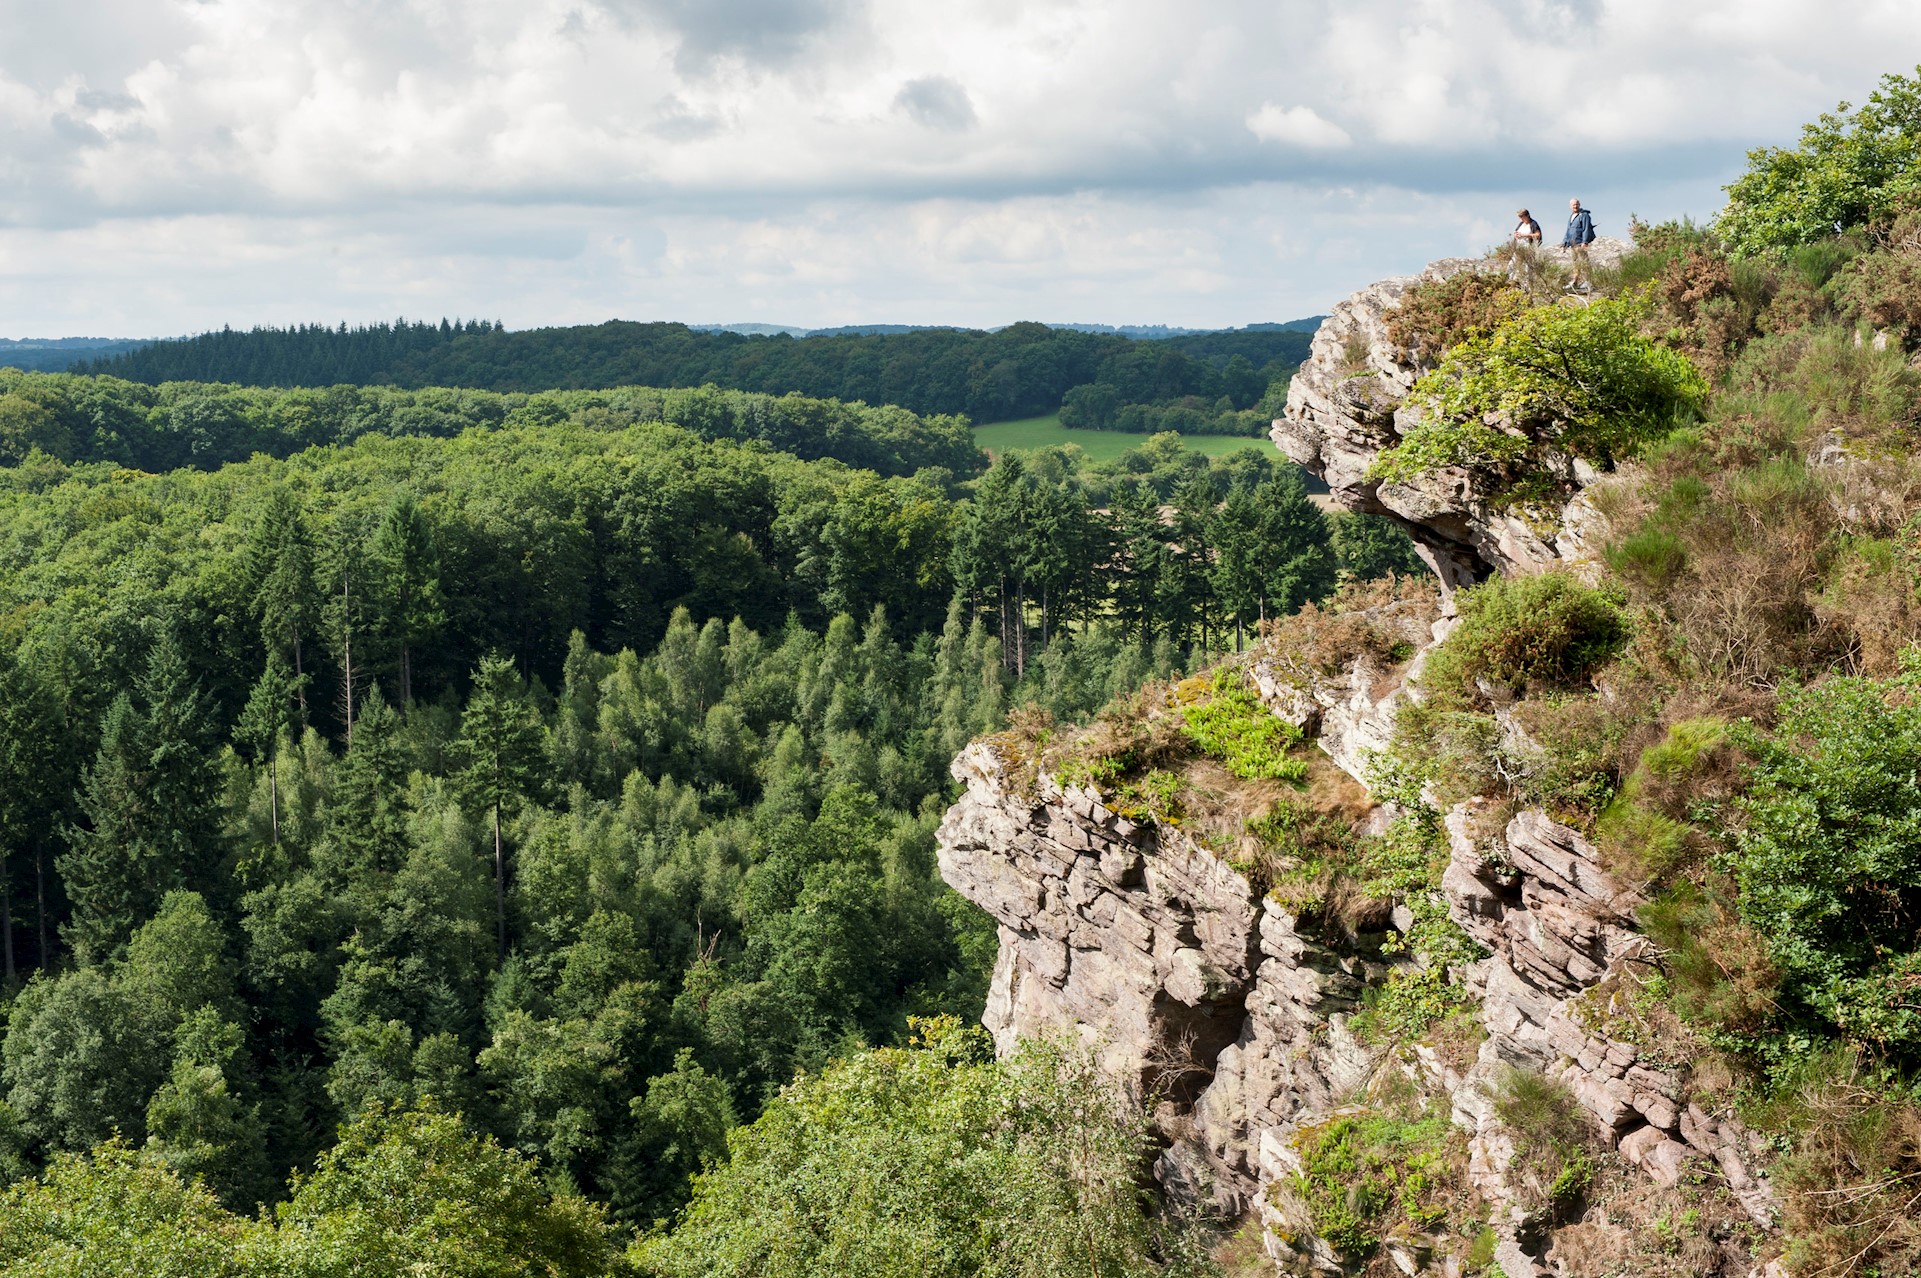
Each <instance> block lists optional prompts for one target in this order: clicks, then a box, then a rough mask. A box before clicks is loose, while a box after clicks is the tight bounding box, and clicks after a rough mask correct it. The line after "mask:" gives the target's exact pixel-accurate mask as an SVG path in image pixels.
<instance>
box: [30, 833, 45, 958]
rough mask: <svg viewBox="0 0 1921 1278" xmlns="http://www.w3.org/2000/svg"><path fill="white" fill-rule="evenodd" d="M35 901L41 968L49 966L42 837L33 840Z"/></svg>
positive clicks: (35, 837)
mask: <svg viewBox="0 0 1921 1278" xmlns="http://www.w3.org/2000/svg"><path fill="white" fill-rule="evenodd" d="M33 900H34V905H35V907H36V908H37V909H38V911H39V915H40V920H39V921H40V966H41V967H42V968H45V967H46V966H47V965H48V964H47V959H48V955H47V851H46V846H45V845H44V844H43V843H42V842H41V839H40V836H39V835H35V836H34V839H33Z"/></svg>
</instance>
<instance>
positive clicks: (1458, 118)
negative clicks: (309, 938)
mask: <svg viewBox="0 0 1921 1278" xmlns="http://www.w3.org/2000/svg"><path fill="white" fill-rule="evenodd" d="M0 19H4V22H5V30H6V31H7V32H8V38H7V40H6V41H5V44H4V47H0V336H29V335H32V336H55V335H66V334H80V333H86V334H98V335H146V334H165V333H179V332H186V331H192V330H198V329H202V328H206V327H215V326H218V325H221V324H233V325H235V326H237V327H238V326H244V325H249V324H254V323H290V322H298V321H302V320H326V321H329V322H331V321H337V320H340V319H347V320H350V321H364V320H371V319H377V318H383V317H391V316H393V315H397V314H403V313H404V314H406V315H409V316H426V317H434V318H437V317H439V316H440V315H442V314H447V315H463V316H471V315H480V316H486V317H490V318H499V319H502V320H505V321H506V322H507V324H508V325H509V326H510V327H515V328H519V327H528V326H532V325H536V324H551V323H576V322H595V321H599V320H603V319H608V318H613V317H620V318H633V319H685V320H690V321H706V320H724V321H736V320H760V321H769V322H777V323H793V324H804V325H816V324H837V323H851V322H895V323H908V322H919V323H961V324H983V325H984V324H1000V323H1007V322H1009V321H1012V320H1017V319H1023V318H1034V319H1048V320H1091V321H1102V322H1109V323H1147V322H1161V323H1171V324H1187V325H1197V326H1198V325H1207V326H1213V325H1227V324H1241V323H1246V322H1249V321H1254V320H1266V319H1285V318H1291V317H1294V316H1297V315H1303V314H1309V313H1313V312H1316V311H1320V310H1324V309H1325V308H1326V307H1327V306H1328V304H1329V303H1330V302H1332V301H1333V300H1335V299H1336V298H1338V297H1339V296H1341V295H1342V294H1344V293H1346V292H1348V291H1351V290H1352V289H1353V288H1355V287H1357V286H1359V285H1360V284H1363V283H1365V282H1367V281H1368V280H1370V279H1373V278H1375V277H1377V276H1380V275H1383V274H1387V273H1390V272H1395V271H1401V270H1408V269H1412V268H1414V267H1417V266H1418V265H1420V264H1421V263H1422V262H1425V261H1427V260H1428V259H1430V258H1432V257H1435V256H1439V255H1443V254H1448V253H1458V252H1463V251H1471V250H1475V249H1478V248H1481V247H1485V246H1486V245H1488V244H1490V243H1492V242H1494V241H1495V240H1497V239H1499V238H1500V236H1501V235H1502V233H1503V232H1504V231H1505V230H1506V229H1507V226H1508V224H1509V222H1510V221H1511V219H1509V218H1508V216H1507V215H1508V214H1509V213H1510V212H1511V211H1512V209H1513V208H1514V207H1515V206H1516V205H1517V204H1528V205H1531V206H1532V207H1533V208H1534V209H1535V211H1536V213H1537V215H1543V216H1542V221H1543V222H1544V223H1545V224H1547V225H1549V226H1550V227H1555V228H1558V225H1559V216H1560V210H1562V209H1564V208H1565V207H1566V201H1567V198H1568V196H1570V195H1579V196H1581V197H1582V199H1583V200H1584V201H1585V202H1587V203H1588V204H1589V205H1590V206H1591V207H1593V208H1594V209H1595V210H1596V213H1597V216H1598V218H1599V221H1600V226H1601V230H1602V231H1603V232H1604V233H1608V232H1619V231H1621V230H1622V229H1623V228H1624V227H1625V225H1626V222H1627V216H1628V213H1629V212H1630V211H1633V212H1637V213H1640V214H1642V215H1643V216H1656V217H1660V216H1673V215H1678V214H1683V213H1687V214H1692V215H1694V216H1696V217H1706V216H1711V215H1712V214H1713V212H1714V211H1715V209H1716V208H1717V207H1718V205H1719V203H1720V190H1719V188H1720V187H1721V185H1722V184H1723V183H1725V182H1726V181H1728V180H1729V178H1730V177H1731V176H1732V175H1733V173H1734V172H1735V170H1736V169H1737V168H1738V166H1739V165H1740V162H1741V158H1742V155H1743V153H1744V152H1745V151H1746V150H1747V149H1748V148H1749V147H1752V146H1756V145H1762V144H1768V143H1785V142H1792V140H1793V139H1794V137H1795V134H1796V130H1797V128H1798V125H1799V124H1800V123H1801V122H1802V121H1804V120H1806V119H1809V118H1811V117H1812V116H1813V115H1815V114H1817V113H1818V112H1820V111H1822V110H1825V109H1827V108H1829V107H1831V106H1832V105H1833V104H1834V103H1835V102H1836V101H1837V100H1839V99H1842V98H1852V99H1855V100H1859V99H1861V98H1863V97H1865V96H1866V94H1867V92H1868V91H1869V90H1870V89H1871V88H1872V87H1873V85H1874V83H1875V81H1876V80H1877V79H1878V77H1879V76H1880V75H1881V74H1882V73H1884V72H1887V71H1899V70H1907V71H1911V70H1912V69H1913V68H1914V67H1915V66H1916V64H1917V63H1921V22H1917V21H1916V20H1915V10H1914V4H1913V0H1855V2H1854V3H1852V4H1849V5H1836V4H1834V3H1832V0H1821V2H1820V3H1817V2H1816V0H1692V2H1691V3H1685V4H1683V3H1676V2H1675V0H1411V2H1401V0H1342V2H1340V3H1325V2H1322V0H1209V3H1207V4H1192V3H1178V4H1177V3H1174V2H1173V0H1020V2H1016V0H974V2H973V3H971V4H964V5H956V4H953V3H951V0H943V2H939V3H936V2H934V0H71V2H70V3H66V4H59V5H51V4H47V3H45V2H44V0H35V2H34V3H26V2H24V0H0Z"/></svg>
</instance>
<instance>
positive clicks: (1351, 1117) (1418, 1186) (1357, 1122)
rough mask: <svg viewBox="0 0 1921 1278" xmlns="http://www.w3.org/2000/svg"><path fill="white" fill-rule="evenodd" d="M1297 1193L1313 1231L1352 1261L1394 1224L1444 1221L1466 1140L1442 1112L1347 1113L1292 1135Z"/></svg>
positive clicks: (1425, 1227)
mask: <svg viewBox="0 0 1921 1278" xmlns="http://www.w3.org/2000/svg"><path fill="white" fill-rule="evenodd" d="M1295 1141H1296V1143H1297V1147H1298V1148H1299V1150H1300V1154H1301V1172H1300V1174H1299V1175H1298V1176H1296V1177H1295V1181H1294V1188H1295V1191H1296V1192H1297V1193H1298V1194H1299V1195H1300V1196H1301V1199H1302V1201H1303V1202H1304V1203H1306V1205H1307V1209H1308V1215H1309V1218H1310V1219H1311V1220H1312V1221H1313V1223H1314V1232H1315V1233H1316V1234H1317V1235H1319V1236H1320V1237H1321V1238H1322V1239H1324V1240H1326V1242H1327V1243H1328V1245H1329V1246H1331V1247H1333V1248H1334V1249H1335V1250H1337V1251H1339V1252H1340V1253H1341V1254H1342V1255H1343V1257H1345V1258H1346V1259H1348V1260H1349V1261H1360V1260H1364V1259H1366V1258H1367V1257H1369V1256H1371V1255H1373V1254H1374V1252H1375V1251H1376V1250H1377V1249H1379V1247H1380V1245H1381V1239H1382V1238H1383V1237H1384V1236H1386V1235H1387V1234H1388V1233H1389V1232H1390V1231H1392V1230H1393V1229H1395V1228H1396V1227H1397V1226H1402V1225H1409V1226H1412V1227H1414V1228H1415V1229H1418V1230H1421V1231H1423V1232H1425V1231H1429V1230H1433V1229H1436V1228H1437V1227H1439V1226H1441V1225H1442V1224H1444V1223H1446V1222H1447V1219H1448V1216H1449V1214H1450V1208H1451V1207H1452V1205H1453V1204H1452V1202H1451V1201H1450V1199H1451V1198H1452V1196H1453V1193H1454V1190H1455V1182H1456V1179H1457V1177H1458V1176H1459V1174H1460V1173H1459V1167H1460V1163H1461V1162H1462V1161H1464V1150H1463V1149H1462V1148H1461V1146H1462V1144H1463V1141H1464V1138H1463V1136H1462V1135H1461V1133H1460V1132H1458V1131H1456V1130H1455V1128H1454V1126H1453V1124H1452V1123H1450V1122H1449V1121H1448V1117H1447V1114H1446V1113H1445V1112H1442V1111H1439V1110H1429V1111H1423V1112H1414V1113H1406V1112H1383V1111H1378V1110H1376V1111H1367V1112H1363V1113H1359V1114H1345V1115H1342V1116H1340V1117H1337V1118H1334V1119H1331V1120H1329V1121H1327V1122H1324V1123H1320V1124H1317V1125H1315V1126H1313V1127H1308V1128H1305V1129H1303V1130H1302V1131H1301V1132H1300V1133H1299V1134H1298V1135H1296V1137H1295Z"/></svg>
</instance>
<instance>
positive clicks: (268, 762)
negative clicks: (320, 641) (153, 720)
mask: <svg viewBox="0 0 1921 1278" xmlns="http://www.w3.org/2000/svg"><path fill="white" fill-rule="evenodd" d="M305 685H306V680H305V679H304V678H299V677H296V676H295V675H294V674H293V672H292V671H291V670H289V669H288V668H287V659H286V658H285V657H283V656H282V655H281V654H280V653H279V652H272V651H270V652H269V653H268V654H267V666H266V669H264V670H263V671H261V673H260V678H259V680H258V681H257V682H255V684H254V686H253V691H252V693H250V694H249V695H248V697H247V705H246V708H245V709H244V710H242V711H241V712H240V722H239V724H238V725H237V726H236V727H235V729H234V740H235V743H236V744H238V745H239V746H240V748H241V750H242V752H243V753H244V754H246V755H247V756H249V757H250V759H251V761H252V762H253V763H254V764H255V765H256V766H259V767H264V768H265V769H266V771H267V777H268V790H267V793H268V805H269V811H270V812H271V814H272V819H273V841H274V846H275V847H279V846H280V741H281V738H282V736H283V735H284V734H285V733H286V731H287V730H288V728H289V727H290V726H291V725H292V722H293V715H292V705H291V704H290V702H291V698H293V697H294V696H295V695H296V694H297V693H298V691H299V690H300V689H301V688H303V687H304V686H305Z"/></svg>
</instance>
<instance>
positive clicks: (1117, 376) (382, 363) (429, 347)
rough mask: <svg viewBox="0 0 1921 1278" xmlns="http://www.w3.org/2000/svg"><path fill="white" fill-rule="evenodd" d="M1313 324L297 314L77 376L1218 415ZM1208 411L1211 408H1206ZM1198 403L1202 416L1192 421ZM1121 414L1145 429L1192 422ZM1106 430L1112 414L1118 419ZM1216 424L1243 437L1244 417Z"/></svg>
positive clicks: (1258, 392)
mask: <svg viewBox="0 0 1921 1278" xmlns="http://www.w3.org/2000/svg"><path fill="white" fill-rule="evenodd" d="M1309 340H1310V335H1309V334H1307V333H1303V332H1296V331H1290V330H1285V329H1249V330H1233V331H1226V332H1221V333H1198V334H1193V335H1190V336H1183V337H1174V338H1167V339H1163V340H1158V341H1137V340H1134V339H1132V338H1127V337H1122V336H1119V335H1117V334H1111V333H1085V332H1078V331H1075V330H1072V329H1059V328H1049V327H1048V326H1046V325H1044V324H1032V323H1023V324H1012V325H1009V326H1008V327H1006V328H1003V329H998V330H995V331H993V332H982V331H979V330H973V329H952V328H928V329H915V330H911V331H908V332H901V333H872V334H845V335H835V336H813V337H803V338H795V337H788V336H775V337H760V336H754V337H749V336H746V335H743V334H740V333H730V332H713V331H703V330H698V329H691V328H688V327H687V326H686V325H684V324H665V323H650V324H642V323H633V322H629V321H623V320H610V321H609V322H607V323H605V324H598V325H593V326H582V327H576V328H537V329H524V330H518V331H513V332H509V331H507V330H505V329H503V328H501V327H499V326H498V325H496V324H492V323H472V322H470V323H466V324H460V325H456V324H449V323H448V322H447V321H444V320H443V321H441V322H440V323H439V324H431V323H419V322H416V323H409V322H406V321H401V322H398V323H394V324H375V325H369V326H366V327H361V328H352V329H350V328H347V327H346V326H345V325H342V326H340V327H338V328H330V327H328V326H326V325H324V324H323V325H302V326H297V327H293V328H284V329H275V328H256V329H253V330H251V331H248V332H235V331H233V330H230V329H223V330H221V331H219V332H216V333H204V334H201V335H200V336H198V337H190V338H183V339H180V340H177V341H164V342H155V343H152V344H151V345H148V346H144V347H141V348H139V349H137V350H133V351H129V352H126V353H124V354H121V355H118V356H115V357H113V358H110V359H104V360H100V361H97V362H95V363H93V364H91V365H88V366H87V367H86V368H85V369H84V371H88V372H94V373H101V374H106V375H110V376H114V377H120V378H125V379H128V380H131V381H137V382H145V383H149V384H155V385H158V384H161V383H165V382H172V381H200V382H233V383H239V384H243V385H252V386H279V387H323V386H334V385H336V384H343V383H351V384H355V385H362V386H373V385H381V386H396V387H407V388H422V387H428V386H452V387H469V388H475V389H481V390H492V391H500V392H508V393H519V394H526V393H532V392H537V391H547V390H561V389H576V390H587V389H607V388H613V387H621V386H660V387H676V388H687V387H697V386H706V385H713V386H718V387H722V388H726V389H732V390H743V391H754V392H758V393H763V394H771V395H786V394H790V393H797V394H801V395H807V396H814V397H818V398H822V399H839V400H843V401H847V402H849V403H855V402H858V403H863V404H892V405H899V406H900V407H902V408H905V409H907V410H909V411H910V412H914V413H919V414H922V415H925V416H934V417H938V416H951V415H965V416H966V417H968V418H970V419H972V420H973V421H976V422H993V421H1006V420H1010V419H1013V418H1020V417H1037V416H1042V415H1045V414H1048V413H1052V412H1054V411H1055V410H1056V409H1058V408H1060V407H1061V405H1062V397H1063V396H1064V395H1065V394H1066V393H1067V392H1068V391H1069V390H1071V389H1073V388H1075V387H1078V386H1084V385H1090V384H1100V385H1103V386H1106V387H1108V388H1110V389H1111V390H1112V391H1113V392H1114V393H1115V394H1116V395H1118V396H1119V401H1118V402H1120V403H1124V404H1134V405H1160V406H1163V407H1166V406H1172V405H1177V404H1181V405H1185V406H1186V407H1187V408H1188V411H1189V415H1190V417H1194V419H1195V420H1200V419H1201V418H1205V420H1207V421H1209V422H1213V421H1215V420H1216V419H1217V418H1218V417H1219V416H1220V413H1221V412H1223V411H1240V410H1245V409H1248V408H1251V407H1252V406H1253V405H1254V404H1255V403H1256V402H1257V401H1259V400H1260V398H1261V396H1262V395H1263V394H1264V393H1266V392H1267V390H1268V388H1269V386H1270V385H1272V384H1273V383H1274V382H1276V381H1281V382H1285V380H1286V378H1287V377H1288V376H1289V375H1290V374H1291V373H1292V372H1293V370H1294V369H1295V368H1296V367H1297V366H1298V365H1299V364H1300V362H1301V360H1302V359H1304V358H1306V355H1307V348H1308V342H1309ZM1202 408H1205V409H1207V410H1209V411H1207V412H1205V413H1200V412H1199V410H1200V409H1202ZM1196 414H1198V416H1196ZM1165 416H1166V414H1165V412H1163V413H1162V414H1160V415H1159V416H1157V418H1156V422H1155V424H1151V425H1141V424H1134V425H1124V426H1121V427H1120V428H1121V429H1132V430H1136V431H1142V432H1145V433H1152V432H1153V431H1156V430H1163V429H1179V430H1184V431H1191V429H1192V427H1191V426H1190V425H1186V424H1163V423H1162V419H1163V418H1164V417H1165ZM1109 425H1111V424H1109ZM1215 433H1230V434H1241V433H1247V432H1246V431H1244V430H1242V429H1239V428H1236V429H1231V430H1220V429H1217V430H1216V431H1215Z"/></svg>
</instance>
